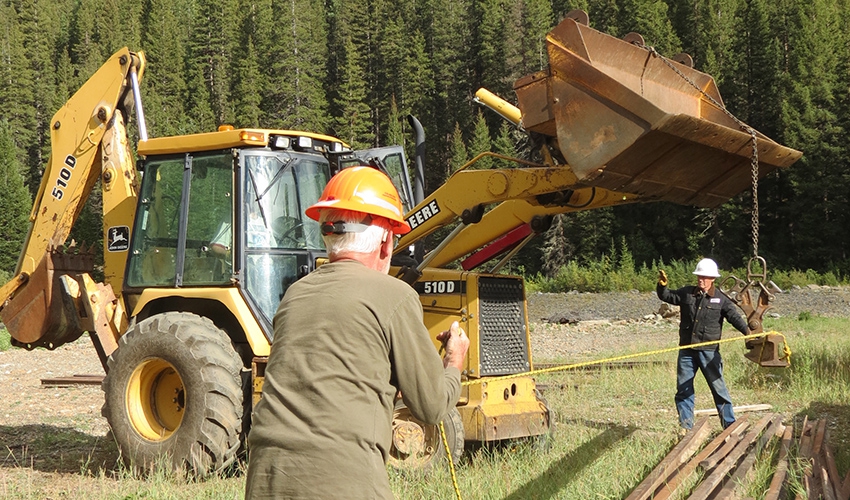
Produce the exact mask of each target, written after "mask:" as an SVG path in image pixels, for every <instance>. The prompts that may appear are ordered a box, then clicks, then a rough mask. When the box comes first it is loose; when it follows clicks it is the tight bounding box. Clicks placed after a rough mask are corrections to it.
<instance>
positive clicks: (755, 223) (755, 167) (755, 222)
mask: <svg viewBox="0 0 850 500" xmlns="http://www.w3.org/2000/svg"><path fill="white" fill-rule="evenodd" d="M644 48H645V49H646V50H648V51H649V53H650V54H652V55H653V56H655V57H657V58H659V59H660V60H661V62H663V63H664V64H666V65H667V66H668V67H669V68H670V69H672V70H673V71H675V72H676V74H678V75H679V76H680V77H682V79H683V80H685V81H686V82H688V84H690V85H691V86H692V87H693V88H695V89H697V91H698V92H699V93H700V94H702V96H703V97H705V98H706V99H708V101H710V102H711V103H712V104H714V105H715V106H717V107H718V108H719V109H720V110H721V111H723V112H724V113H726V116H728V117H729V118H731V119H732V120H733V121H734V122H735V123H736V124H738V126H739V127H740V128H741V130H743V131H744V132H746V133H747V134H749V135H750V141H751V143H752V146H753V153H752V155H751V156H750V165H751V166H752V177H753V214H752V222H751V227H750V229H751V230H752V233H753V257H758V255H759V197H758V187H759V150H758V138H757V137H756V131H755V129H753V128H752V127H750V126H749V125H747V124H746V123H744V122H742V121H741V120H739V119H738V117H736V116H735V115H733V114H732V113H730V112H729V110H727V109H726V107H725V106H723V105H722V104H720V103H719V102H717V100H716V99H715V98H713V97H711V96H710V95H708V94H707V93H705V91H703V90H702V89H701V88H700V87H699V85H697V84H696V83H695V82H694V81H693V80H691V79H690V78H688V75H686V74H684V73H682V71H681V70H679V68H677V67H676V66H675V65H674V64H673V63H672V62H670V61H669V60H668V59H667V58H666V57H664V56H662V55H661V54H659V53H658V51H657V50H655V47H650V46H645V47H644ZM642 85H643V79H641V86H642Z"/></svg>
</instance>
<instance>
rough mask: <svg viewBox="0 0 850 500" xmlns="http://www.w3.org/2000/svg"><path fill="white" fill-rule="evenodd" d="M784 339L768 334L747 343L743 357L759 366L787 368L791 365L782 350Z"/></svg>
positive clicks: (787, 356) (786, 354)
mask: <svg viewBox="0 0 850 500" xmlns="http://www.w3.org/2000/svg"><path fill="white" fill-rule="evenodd" d="M784 345H785V342H784V339H783V338H782V336H781V335H776V334H769V335H766V336H764V337H761V338H757V339H752V340H750V341H748V342H747V349H748V350H747V352H745V353H744V357H745V358H747V359H749V360H750V361H752V362H753V363H758V365H759V366H767V367H776V368H787V367H788V366H790V365H791V360H790V359H789V357H790V356H789V355H788V353H786V352H785V349H784Z"/></svg>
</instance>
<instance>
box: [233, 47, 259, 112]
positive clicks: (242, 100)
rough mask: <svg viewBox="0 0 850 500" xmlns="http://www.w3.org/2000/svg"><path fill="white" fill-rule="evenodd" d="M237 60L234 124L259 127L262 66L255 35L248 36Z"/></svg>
mask: <svg viewBox="0 0 850 500" xmlns="http://www.w3.org/2000/svg"><path fill="white" fill-rule="evenodd" d="M240 52H241V54H242V55H241V57H238V58H236V62H235V68H236V69H235V71H234V73H235V77H234V91H233V95H234V97H235V98H236V106H235V114H236V116H235V119H234V124H236V125H237V126H240V127H259V126H260V116H261V114H262V111H261V109H260V103H261V102H262V98H261V95H260V88H261V84H260V65H259V63H258V62H257V52H256V49H255V48H254V39H253V35H250V34H249V35H248V37H247V39H246V40H245V45H244V48H243V50H241V51H240Z"/></svg>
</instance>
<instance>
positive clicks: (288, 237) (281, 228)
mask: <svg viewBox="0 0 850 500" xmlns="http://www.w3.org/2000/svg"><path fill="white" fill-rule="evenodd" d="M303 227H304V222H303V221H301V220H299V219H296V218H295V217H287V216H285V215H284V216H281V217H278V218H277V219H275V220H274V222H272V232H273V233H274V238H275V240H277V242H278V244H279V245H280V246H284V247H291V246H294V247H296V248H297V247H299V246H302V245H303V240H304V238H303V236H304V235H303V231H302V232H301V233H298V232H297V231H298V230H299V229H301V228H303ZM287 241H289V242H291V243H292V245H287V244H286V242H287Z"/></svg>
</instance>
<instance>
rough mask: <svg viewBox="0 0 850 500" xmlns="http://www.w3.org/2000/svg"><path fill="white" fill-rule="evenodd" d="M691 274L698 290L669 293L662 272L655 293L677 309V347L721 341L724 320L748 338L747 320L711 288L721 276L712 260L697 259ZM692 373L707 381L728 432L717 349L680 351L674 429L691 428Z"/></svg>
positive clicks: (727, 401) (729, 416)
mask: <svg viewBox="0 0 850 500" xmlns="http://www.w3.org/2000/svg"><path fill="white" fill-rule="evenodd" d="M693 274H695V275H696V277H697V286H685V287H682V288H679V289H678V290H669V289H668V288H667V273H665V272H664V270H663V269H662V270H660V271H659V272H658V275H659V276H658V285H657V286H656V289H655V292H656V294H657V295H658V298H659V299H661V300H663V301H664V302H667V303H668V304H673V305H675V306H679V310H680V315H681V320H680V322H679V345H680V346H689V345H693V344H701V343H703V342H710V341H714V340H720V335H721V333H722V330H723V320H724V319H726V321H728V322H729V323H730V324H731V325H732V326H734V327H735V328H737V329H738V331H740V332H741V333H743V334H744V335H747V334H749V332H750V330H749V328H748V327H747V321H746V320H745V319H744V317H743V316H741V314H740V313H739V312H738V309H737V307H736V306H735V304H734V303H733V302H732V301H731V300H729V298H728V297H726V296H725V295H724V294H723V293H722V292H720V291H719V290H717V288H715V286H714V280H715V279H717V278H719V277H720V272H719V271H718V269H717V263H715V262H714V261H713V260H711V259H702V260H701V261H699V262H698V263H697V267H696V269H694V272H693ZM697 370H699V371H701V372H702V374H703V376H704V377H705V381H706V382H708V387H709V388H710V389H711V395H712V397H713V398H714V404H715V406H716V407H717V414H718V416H719V417H720V423H721V425H723V428H724V429H725V428H726V427H729V426H730V425H731V424H732V423H733V422H734V421H735V412H734V411H733V409H732V397H731V396H730V395H729V389H727V388H726V383H725V382H724V381H723V359H722V358H721V357H720V348H719V345H718V344H711V345H705V346H699V347H692V348H687V349H680V350H679V356H678V360H677V368H676V397H675V401H676V410H677V411H678V413H679V425H680V426H681V427H682V429H685V430H687V429H690V428H691V427H693V425H694V378H695V377H696V373H697Z"/></svg>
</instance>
